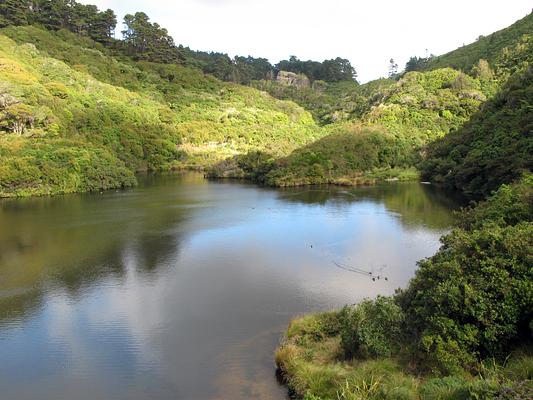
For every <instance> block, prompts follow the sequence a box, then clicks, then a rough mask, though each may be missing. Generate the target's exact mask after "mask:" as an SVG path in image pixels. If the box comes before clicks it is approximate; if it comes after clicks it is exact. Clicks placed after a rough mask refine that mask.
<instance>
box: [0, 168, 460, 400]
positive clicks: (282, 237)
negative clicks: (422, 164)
mask: <svg viewBox="0 0 533 400" xmlns="http://www.w3.org/2000/svg"><path fill="white" fill-rule="evenodd" d="M456 207H457V205H456V203H454V202H453V201H452V200H450V198H449V197H446V196H443V195H442V194H440V193H439V192H436V191H434V190H433V189H432V188H429V187H425V186H422V185H418V184H390V185H381V186H376V187H360V188H336V187H322V188H307V189H301V188H300V189H290V190H273V189H269V188H258V187H256V186H254V185H249V184H240V183H217V182H208V181H205V180H203V179H202V178H201V176H199V175H194V174H187V175H179V176H176V175H168V176H157V177H156V176H146V177H145V178H144V180H143V181H142V184H141V186H140V187H139V188H137V189H135V190H132V191H127V192H113V193H105V194H90V195H75V196H63V197H57V198H38V199H25V200H6V201H1V202H0V359H1V360H2V362H1V363H0V386H1V387H2V390H3V397H2V398H6V399H26V398H27V399H34V398H42V399H57V398H77V399H85V398H87V399H94V398H105V399H145V398H154V399H176V398H178V399H216V398H231V399H248V398H261V399H263V398H264V399H275V398H283V397H284V396H285V389H284V388H282V387H279V386H278V385H277V383H276V381H275V377H274V374H273V365H272V351H273V349H274V347H275V345H276V343H277V341H278V340H279V337H280V334H281V332H282V331H283V329H284V328H285V326H286V324H287V322H288V321H289V320H290V318H291V317H293V316H294V315H296V314H299V313H302V312H307V311H310V310H320V309H329V308H333V307H337V306H340V305H342V304H345V303H348V302H356V301H358V300H360V299H362V298H364V297H368V296H375V295H376V294H379V293H382V294H390V293H392V292H393V291H394V289H395V288H396V287H398V286H404V285H405V284H406V283H407V281H408V279H409V278H410V277H411V276H412V274H413V272H414V270H415V262H416V260H418V259H420V258H422V257H425V256H428V255H430V254H432V253H433V252H434V251H435V250H436V249H437V247H438V245H439V244H438V237H439V236H440V234H442V233H443V232H444V231H445V230H446V229H447V228H448V227H449V226H450V224H451V222H452V220H453V217H452V215H451V211H450V210H451V209H452V208H456ZM335 262H338V263H342V264H343V265H350V266H356V267H359V268H363V269H366V270H372V271H379V273H380V274H381V275H382V276H387V278H388V280H387V281H385V280H384V279H381V280H379V281H372V280H371V279H369V277H365V276H362V275H360V274H355V273H350V272H348V271H344V270H341V269H339V268H336V266H335Z"/></svg>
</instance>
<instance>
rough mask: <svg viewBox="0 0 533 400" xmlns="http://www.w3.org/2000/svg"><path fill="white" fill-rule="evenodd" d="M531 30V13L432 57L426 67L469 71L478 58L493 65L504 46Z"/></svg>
mask: <svg viewBox="0 0 533 400" xmlns="http://www.w3.org/2000/svg"><path fill="white" fill-rule="evenodd" d="M531 32H533V13H530V14H529V15H528V16H526V17H524V18H522V19H520V20H518V21H516V22H515V23H514V24H512V25H511V26H509V27H507V28H505V29H502V30H499V31H497V32H494V33H492V34H490V35H488V36H480V37H479V39H478V40H477V41H476V42H474V43H471V44H469V45H466V46H463V47H460V48H458V49H456V50H453V51H450V52H449V53H446V54H443V55H441V56H438V57H435V58H433V59H432V60H430V61H429V63H428V64H427V67H426V68H427V69H437V68H445V67H450V68H454V69H458V70H461V71H464V72H469V71H471V69H472V67H474V66H475V65H476V64H477V62H478V61H479V60H480V59H485V60H487V61H488V62H489V64H490V65H491V66H494V65H495V64H496V63H497V62H498V58H499V56H500V54H501V53H502V51H503V49H504V48H506V47H512V46H514V45H515V44H516V43H518V42H520V41H521V38H522V36H523V35H530V34H531Z"/></svg>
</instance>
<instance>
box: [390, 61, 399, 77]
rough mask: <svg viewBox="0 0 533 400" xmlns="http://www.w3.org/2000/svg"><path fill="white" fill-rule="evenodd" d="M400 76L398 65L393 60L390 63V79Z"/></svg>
mask: <svg viewBox="0 0 533 400" xmlns="http://www.w3.org/2000/svg"><path fill="white" fill-rule="evenodd" d="M397 74H398V64H396V62H394V59H393V58H391V59H390V61H389V78H393V77H395V76H396V75H397Z"/></svg>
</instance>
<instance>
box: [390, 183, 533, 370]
mask: <svg viewBox="0 0 533 400" xmlns="http://www.w3.org/2000/svg"><path fill="white" fill-rule="evenodd" d="M532 183H533V178H532V177H531V176H527V177H524V178H523V180H522V181H521V182H520V183H518V184H515V185H513V186H510V187H507V186H503V187H502V188H500V190H499V191H498V192H496V194H495V195H494V197H492V198H491V199H490V200H488V202H487V203H485V204H482V205H481V206H479V207H478V208H475V209H472V210H468V211H466V212H465V213H466V214H465V216H464V217H463V218H464V223H463V224H462V226H461V227H458V228H456V229H454V230H453V231H452V232H451V233H450V234H448V235H446V236H444V237H443V239H442V242H443V247H442V248H441V249H440V250H439V252H438V253H437V254H436V255H434V256H433V257H431V258H429V259H427V260H424V261H422V262H420V264H419V269H418V271H417V273H416V276H415V278H414V279H413V280H412V281H411V283H410V284H409V287H408V288H407V289H405V290H404V291H402V292H401V293H400V294H399V295H398V301H399V304H400V305H401V306H402V308H403V310H404V312H405V315H406V316H407V317H406V318H407V319H406V328H407V333H408V335H409V337H410V339H409V341H410V342H411V343H415V344H416V346H417V348H418V351H421V352H422V354H424V355H425V358H426V362H427V364H428V365H429V366H430V367H431V368H433V369H435V370H436V371H441V372H444V373H449V372H456V371H459V370H462V368H473V367H474V366H475V362H476V360H477V359H478V358H479V357H481V358H485V357H503V356H505V355H506V354H508V353H509V351H510V350H511V349H512V348H513V347H514V346H516V345H517V344H518V343H520V342H522V341H524V340H527V338H528V337H530V336H531V332H530V330H529V323H530V321H531V319H532V317H533V315H532V310H533V272H532V270H531V265H533V258H532V256H531V248H533V222H532V216H533V213H532V212H531V211H532V210H531V199H532V196H533V191H532V188H533V185H532ZM511 200H512V201H514V202H516V203H512V202H511ZM526 210H528V211H526Z"/></svg>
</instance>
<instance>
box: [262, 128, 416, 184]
mask: <svg viewBox="0 0 533 400" xmlns="http://www.w3.org/2000/svg"><path fill="white" fill-rule="evenodd" d="M329 131H330V132H332V133H331V134H330V135H328V136H326V137H324V138H322V139H320V140H318V141H317V142H314V143H311V144H310V145H307V146H304V147H301V148H299V149H297V150H295V151H294V152H293V153H292V154H290V155H289V156H288V157H285V158H281V159H279V160H277V161H276V162H275V164H274V168H273V169H272V170H271V171H270V172H268V173H267V174H266V176H265V181H266V183H268V184H269V185H274V186H297V185H311V184H323V183H338V184H354V183H365V182H372V181H373V180H374V179H375V178H376V177H379V176H382V177H386V178H394V177H396V176H399V175H400V174H401V173H402V172H403V171H404V170H403V169H402V168H406V167H408V166H409V165H410V164H411V163H412V159H411V157H412V153H411V151H410V150H411V149H410V148H409V147H407V146H405V145H404V144H402V143H401V142H400V141H399V140H397V139H396V138H395V137H394V136H392V135H390V134H388V133H387V132H386V131H385V130H384V129H380V128H376V127H374V128H371V127H364V126H361V125H352V124H339V125H332V126H331V127H330V130H329ZM386 171H389V172H395V173H397V175H396V174H387V173H386Z"/></svg>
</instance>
